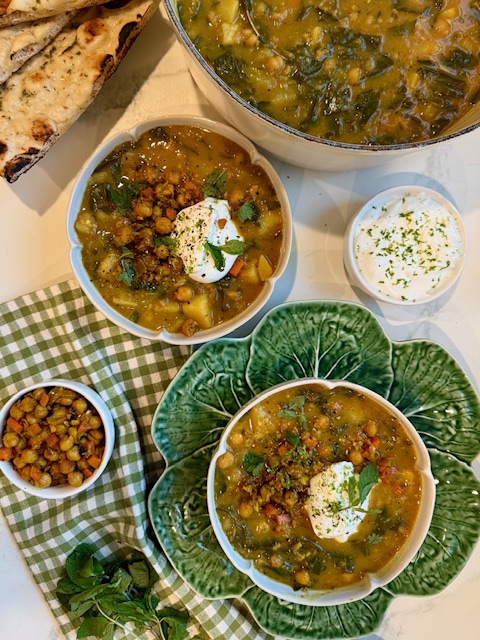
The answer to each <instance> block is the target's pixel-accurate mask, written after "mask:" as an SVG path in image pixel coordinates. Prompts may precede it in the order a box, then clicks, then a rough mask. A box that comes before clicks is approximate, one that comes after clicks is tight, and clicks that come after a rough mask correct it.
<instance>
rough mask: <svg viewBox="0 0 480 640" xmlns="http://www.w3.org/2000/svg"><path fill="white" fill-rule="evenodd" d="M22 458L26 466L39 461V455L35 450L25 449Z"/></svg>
mask: <svg viewBox="0 0 480 640" xmlns="http://www.w3.org/2000/svg"><path fill="white" fill-rule="evenodd" d="M21 458H22V460H23V462H25V463H26V464H34V463H35V462H36V461H37V460H38V453H37V452H36V451H35V449H24V450H23V451H22V453H21Z"/></svg>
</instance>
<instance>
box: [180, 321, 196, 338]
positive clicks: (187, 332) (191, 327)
mask: <svg viewBox="0 0 480 640" xmlns="http://www.w3.org/2000/svg"><path fill="white" fill-rule="evenodd" d="M180 331H181V332H182V333H183V335H184V336H188V337H191V336H193V335H194V334H195V333H197V331H198V322H197V321H196V320H194V319H193V318H187V319H186V320H185V321H184V322H183V324H182V326H181V327H180Z"/></svg>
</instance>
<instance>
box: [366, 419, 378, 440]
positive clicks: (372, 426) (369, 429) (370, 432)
mask: <svg viewBox="0 0 480 640" xmlns="http://www.w3.org/2000/svg"><path fill="white" fill-rule="evenodd" d="M363 430H364V432H365V434H366V435H367V436H368V437H369V438H373V436H376V435H377V431H378V425H377V423H376V422H375V421H374V420H369V421H368V422H367V424H366V425H365V426H364V427H363Z"/></svg>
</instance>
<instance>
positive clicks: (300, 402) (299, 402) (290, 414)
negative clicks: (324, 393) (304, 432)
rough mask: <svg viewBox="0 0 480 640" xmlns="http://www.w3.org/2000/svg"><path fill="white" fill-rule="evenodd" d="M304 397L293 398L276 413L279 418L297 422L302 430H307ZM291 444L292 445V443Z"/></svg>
mask: <svg viewBox="0 0 480 640" xmlns="http://www.w3.org/2000/svg"><path fill="white" fill-rule="evenodd" d="M304 406H305V396H295V397H293V398H292V399H291V400H290V402H289V403H288V405H285V406H284V408H283V409H280V411H279V412H278V413H277V416H278V417H279V418H292V419H295V420H297V421H298V423H299V425H300V426H301V427H302V429H307V428H308V420H307V418H306V416H305V411H304ZM292 444H293V443H292Z"/></svg>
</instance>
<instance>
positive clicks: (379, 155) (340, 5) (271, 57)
mask: <svg viewBox="0 0 480 640" xmlns="http://www.w3.org/2000/svg"><path fill="white" fill-rule="evenodd" d="M164 5H165V8H166V10H167V12H168V16H169V19H170V22H171V24H172V25H173V28H174V31H175V33H176V36H177V38H178V40H179V42H180V43H181V45H182V47H183V50H184V52H185V54H186V58H187V62H188V65H189V68H190V71H191V73H192V76H193V78H194V80H195V82H196V83H197V85H198V86H199V88H200V90H201V91H202V93H203V94H204V95H205V96H206V97H207V99H208V100H209V101H210V102H211V103H212V105H213V106H214V107H215V108H217V109H218V110H219V112H220V113H221V114H222V115H223V116H224V117H225V118H227V120H228V121H229V122H230V123H231V124H233V125H234V126H235V127H236V128H237V129H238V130H240V131H242V132H243V133H244V134H245V135H247V136H248V137H249V138H250V139H251V140H253V141H254V142H255V143H257V144H258V145H259V146H261V147H262V148H264V149H266V150H267V151H269V152H270V153H272V154H273V155H275V156H277V157H279V158H281V159H282V160H284V161H287V162H290V163H292V164H296V165H299V166H302V167H307V168H311V169H317V170H318V169H322V170H327V171H328V170H335V171H336V170H344V171H345V170H351V169H358V168H363V167H368V166H375V165H378V164H380V163H383V162H385V161H387V160H389V159H390V160H391V159H394V158H396V157H398V156H399V155H401V154H405V153H409V152H412V151H416V150H420V149H426V148H429V147H430V146H432V145H438V144H439V143H442V142H444V141H447V140H451V139H453V138H455V137H457V136H459V135H461V134H464V133H466V132H469V131H472V130H473V129H475V128H477V127H478V125H479V123H480V103H479V97H480V79H479V75H478V64H479V61H480V58H479V55H480V35H479V32H478V15H479V8H478V3H477V2H469V0H452V1H449V2H447V3H443V4H442V3H440V4H439V3H435V2H434V0H394V2H393V4H392V3H390V2H385V0H374V1H373V2H368V3H358V2H351V1H349V0H341V1H340V2H329V1H328V0H327V1H326V2H322V3H318V2H309V1H307V2H290V3H288V4H285V3H281V2H273V3H272V2H269V3H265V2H261V1H260V0H256V2H253V1H250V2H243V1H242V0H226V1H225V2H220V3H219V2H215V1H214V0H199V1H198V0H182V2H178V0H165V3H164Z"/></svg>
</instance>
